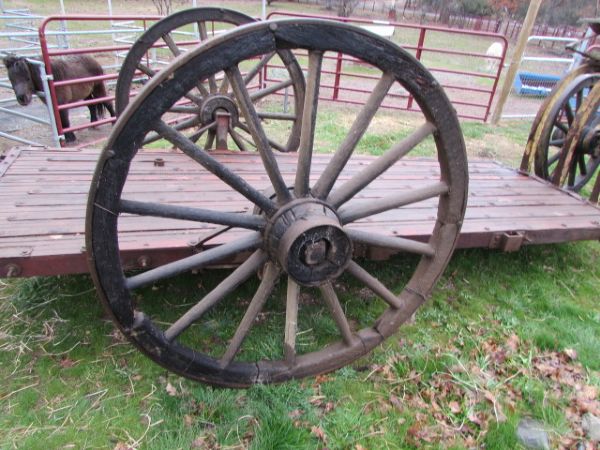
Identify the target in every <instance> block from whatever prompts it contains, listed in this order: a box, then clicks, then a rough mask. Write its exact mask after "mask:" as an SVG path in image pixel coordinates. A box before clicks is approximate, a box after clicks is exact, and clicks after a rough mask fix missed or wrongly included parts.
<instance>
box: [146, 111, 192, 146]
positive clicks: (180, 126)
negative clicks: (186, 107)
mask: <svg viewBox="0 0 600 450" xmlns="http://www.w3.org/2000/svg"><path fill="white" fill-rule="evenodd" d="M199 123H200V119H199V118H198V117H197V116H195V117H192V118H191V119H188V120H184V121H182V122H179V123H175V124H174V125H172V127H173V129H174V130H185V129H187V128H190V127H194V126H196V125H198V124H199ZM162 138H163V137H162V136H161V135H160V134H159V133H156V132H154V133H152V132H151V133H148V134H147V135H146V137H145V138H144V142H143V144H142V145H148V144H150V143H152V142H156V141H159V140H161V139H162Z"/></svg>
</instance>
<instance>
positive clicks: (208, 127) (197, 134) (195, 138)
mask: <svg viewBox="0 0 600 450" xmlns="http://www.w3.org/2000/svg"><path fill="white" fill-rule="evenodd" d="M216 126H217V121H216V120H215V121H214V122H211V123H209V124H208V125H205V126H203V127H202V128H200V129H199V130H198V131H196V132H195V133H194V134H192V135H191V136H190V137H189V139H190V141H192V142H193V143H196V142H198V139H200V138H201V137H202V135H203V134H204V133H206V132H207V131H211V130H214V129H215V127H216Z"/></svg>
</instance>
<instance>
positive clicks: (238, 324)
mask: <svg viewBox="0 0 600 450" xmlns="http://www.w3.org/2000/svg"><path fill="white" fill-rule="evenodd" d="M284 49H285V50H303V51H304V52H306V53H307V61H308V69H307V74H306V95H305V97H304V105H303V118H302V128H301V135H300V146H299V151H298V156H297V159H296V161H297V163H294V164H293V165H291V167H290V163H289V162H287V163H285V164H283V163H282V162H281V161H283V159H282V158H283V156H285V157H286V158H291V157H292V156H293V155H282V156H277V157H276V154H275V153H274V152H273V149H272V148H271V146H270V144H269V142H270V139H269V137H268V136H267V135H266V133H265V129H264V128H263V126H262V122H261V120H260V118H259V117H258V114H257V112H256V110H255V106H254V104H253V102H252V99H251V92H250V90H249V89H248V87H247V86H246V84H245V82H244V78H243V75H242V73H241V70H240V68H241V67H245V64H246V63H245V61H248V60H254V59H255V58H257V57H258V58H260V57H261V56H262V55H269V54H271V53H272V52H276V51H279V50H284ZM306 53H305V54H306ZM338 53H341V54H343V55H345V57H346V58H348V59H349V60H352V61H356V59H359V60H360V61H361V62H360V70H361V74H364V73H365V71H367V66H368V70H369V71H370V72H369V73H373V74H376V75H375V77H374V78H373V79H372V81H371V82H372V88H370V90H369V92H371V93H370V94H369V95H368V98H367V100H366V103H365V104H364V106H362V107H360V108H358V107H357V108H356V109H355V110H351V109H349V108H345V109H344V114H346V113H347V110H348V111H351V112H353V119H352V120H350V121H348V122H347V123H348V124H349V125H348V126H349V129H348V130H347V131H346V134H345V135H344V136H343V137H341V138H340V142H337V143H336V144H335V146H334V148H335V151H334V153H333V155H332V157H331V158H328V159H327V160H326V162H323V161H324V159H323V156H322V155H318V154H317V150H318V149H319V147H320V146H322V145H323V142H322V141H321V140H320V136H319V134H318V133H316V129H317V127H316V121H317V110H318V108H319V88H320V87H321V88H323V86H326V85H327V82H326V81H325V80H324V79H325V78H326V77H327V76H328V74H329V73H330V69H329V68H328V66H327V65H328V64H330V61H331V60H330V59H329V58H328V55H337V54H338ZM333 59H334V60H335V58H333ZM221 71H224V72H225V74H226V76H227V79H228V82H229V84H230V85H231V87H232V91H233V93H234V98H233V99H232V100H233V101H234V104H235V105H236V107H237V108H239V113H240V114H239V116H240V120H241V121H243V123H244V124H245V126H246V127H247V128H248V129H249V130H251V134H252V138H253V140H254V142H255V145H256V147H257V149H258V155H259V161H262V169H261V170H262V171H263V173H264V174H265V176H261V177H245V175H244V172H239V168H240V165H239V164H241V163H242V162H243V161H245V160H246V159H245V158H247V157H249V156H253V155H250V154H244V153H240V152H230V153H228V154H227V158H224V159H219V156H218V155H216V154H213V153H210V152H207V151H205V150H204V149H202V148H201V147H199V146H197V145H196V144H195V143H194V142H192V141H191V140H190V139H188V138H187V137H186V136H184V135H183V134H182V133H180V132H178V131H177V130H176V129H174V128H173V127H172V126H169V125H168V124H166V123H165V121H164V120H163V117H164V116H165V114H167V113H168V111H169V109H170V108H171V107H172V105H173V104H175V103H176V102H177V101H178V100H179V99H181V98H182V97H183V96H185V94H186V93H187V92H189V90H190V89H192V88H193V86H194V85H195V83H196V82H197V80H203V79H207V78H208V77H210V76H212V75H214V74H215V73H220V72H221ZM363 83H367V81H363ZM392 93H394V95H396V96H398V98H405V99H406V98H407V97H406V96H407V95H411V96H413V98H414V99H415V101H416V102H417V103H418V105H419V106H420V108H421V112H422V114H421V116H420V117H419V116H416V115H411V117H413V118H415V121H414V122H412V121H411V122H410V124H413V125H412V126H411V127H410V129H408V130H407V129H406V127H408V125H407V122H406V121H405V120H402V119H400V118H398V117H397V116H396V113H388V112H386V111H384V110H383V108H382V103H383V102H384V101H385V99H386V97H387V96H388V95H391V94H392ZM387 111H389V110H387ZM414 123H416V124H417V125H416V126H414ZM370 124H372V125H374V126H375V125H376V124H379V126H382V127H384V128H385V130H386V132H389V133H393V134H391V135H392V136H394V141H393V142H391V143H389V145H388V146H387V149H386V150H385V151H384V152H383V154H382V155H381V156H377V157H373V158H370V159H369V158H366V157H365V156H364V155H363V156H360V155H357V153H360V150H357V147H358V146H359V145H360V144H361V139H362V137H363V135H364V134H365V133H366V132H367V129H368V128H369V126H370ZM150 132H154V133H158V134H159V135H160V136H162V138H164V139H166V140H167V141H169V142H170V143H171V144H172V145H175V146H176V147H177V148H179V149H180V150H181V151H182V152H183V153H184V154H185V155H187V156H188V157H189V164H198V167H201V168H203V172H202V177H204V178H206V179H207V180H208V179H209V180H211V181H210V182H211V183H213V184H214V183H217V182H218V183H221V185H222V186H223V189H228V191H229V192H230V194H229V198H231V200H230V201H228V202H227V203H226V204H222V203H219V204H218V205H215V208H214V209H210V208H206V207H199V206H196V204H195V203H194V201H197V198H190V199H188V204H187V205H186V206H182V205H181V204H180V203H177V202H175V203H169V202H168V201H166V200H164V201H159V200H155V201H148V199H145V200H143V201H142V200H139V199H136V197H135V192H130V191H128V190H127V179H128V175H129V170H130V168H131V167H132V164H135V161H136V156H137V155H138V150H139V146H140V143H141V142H142V141H143V138H144V136H145V135H146V134H147V133H150ZM421 143H424V144H423V145H421ZM423 146H425V147H426V150H427V152H429V153H428V154H431V153H433V154H434V155H435V158H434V159H431V158H430V159H427V160H421V161H422V162H421V163H418V164H417V166H418V165H419V164H422V167H423V168H422V169H420V170H423V171H425V173H427V176H425V177H423V178H422V179H420V180H418V181H417V180H415V179H414V174H413V173H410V172H408V173H406V172H407V171H405V172H403V173H404V175H403V176H404V177H405V178H404V180H405V181H404V183H405V184H404V187H403V188H402V189H398V190H392V191H390V190H389V187H388V185H389V183H388V182H387V180H386V179H385V176H386V173H387V172H388V169H390V168H391V167H392V166H394V170H396V168H399V169H401V168H402V167H403V166H404V164H405V163H406V161H404V160H403V157H404V156H406V155H407V154H409V153H411V152H413V154H415V152H418V151H419V150H415V149H417V148H423ZM140 153H141V152H140ZM354 158H359V159H358V160H359V161H361V163H360V164H351V162H352V161H353V160H354ZM278 161H279V162H278ZM286 161H289V159H286ZM327 161H328V162H327ZM349 162H350V163H349ZM467 182H468V171H467V160H466V152H465V145H464V141H463V138H462V133H461V130H460V127H459V124H458V119H457V117H456V114H455V112H454V110H453V108H452V106H451V104H450V102H449V100H448V98H447V97H446V95H445V94H444V92H443V90H442V89H441V87H440V85H439V83H438V82H437V81H436V80H435V79H434V78H433V77H432V76H431V74H430V73H429V72H428V71H427V70H426V69H425V68H424V67H423V66H422V65H421V64H420V63H419V62H418V61H417V60H415V59H414V57H412V56H411V55H410V54H409V53H408V52H406V51H405V50H403V49H401V48H400V47H398V46H396V45H395V44H393V43H391V42H389V41H388V40H385V39H382V38H380V37H378V36H376V35H374V34H372V33H369V32H368V31H366V30H362V29H360V28H356V27H352V26H349V25H346V24H340V23H335V22H328V21H320V20H281V21H272V22H262V23H256V24H250V25H245V26H243V27H239V28H237V29H235V30H233V31H231V32H229V33H227V34H226V35H223V36H219V37H216V38H215V39H213V40H211V41H208V42H206V43H204V44H202V45H201V46H199V47H197V48H196V49H194V50H193V51H191V52H190V53H188V54H186V55H185V56H182V57H180V58H178V59H177V60H176V61H175V62H174V63H173V64H172V65H171V66H170V67H169V68H168V69H166V70H164V71H162V72H160V73H159V74H157V75H156V76H155V77H154V78H153V79H151V80H150V81H149V83H148V84H147V85H146V86H145V87H144V89H143V91H142V92H141V93H140V94H139V95H138V96H137V97H136V98H135V100H134V101H133V102H132V104H130V105H129V107H128V108H127V110H126V111H125V113H124V114H123V115H122V116H121V117H120V118H119V120H118V122H117V124H116V126H115V127H114V129H113V132H112V134H111V137H110V139H109V141H108V143H107V145H106V148H105V149H104V151H103V153H102V155H101V157H100V160H99V162H98V166H97V169H96V173H95V175H94V180H93V182H92V185H91V189H90V194H89V200H88V211H87V219H86V220H87V223H86V247H87V249H88V259H89V263H90V269H91V273H92V276H93V279H94V283H95V285H96V288H97V291H98V294H99V297H100V299H101V301H102V303H103V304H104V306H105V307H106V309H107V310H108V311H109V313H110V315H111V316H112V318H113V321H114V322H115V324H116V325H117V326H118V327H119V329H120V330H121V331H122V332H123V334H124V335H125V336H126V337H127V338H128V339H129V340H130V341H131V342H132V343H134V344H135V345H136V346H137V347H138V348H139V349H140V350H141V351H142V352H144V353H145V354H146V355H147V356H148V357H150V358H151V359H153V360H154V361H155V362H157V363H158V364H160V365H162V366H164V367H166V368H167V369H169V370H171V371H173V372H176V373H178V374H180V375H183V376H185V377H189V378H191V379H194V380H198V381H202V382H206V383H210V384H214V385H219V386H230V387H242V386H248V385H251V384H253V383H272V382H282V381H285V380H289V379H292V378H300V377H305V376H311V375H315V374H319V373H323V372H328V371H331V370H335V369H337V368H340V367H342V366H344V365H347V364H349V363H351V362H352V361H354V360H356V359H357V358H359V357H361V356H363V355H365V354H367V353H368V352H369V351H370V350H371V349H373V348H374V347H375V346H377V345H378V344H380V343H381V342H382V341H383V340H384V339H385V338H387V337H389V336H391V335H392V334H393V333H395V332H396V330H397V329H398V328H399V327H400V326H401V325H402V324H403V323H404V322H405V321H406V320H407V319H408V318H410V316H411V315H412V314H413V313H414V312H415V311H416V310H417V308H418V307H419V306H420V305H421V304H423V302H424V301H425V300H426V299H427V297H428V296H429V295H430V293H431V290H432V288H433V286H434V285H435V283H436V281H437V280H438V278H439V277H440V275H441V274H442V272H443V271H444V269H445V267H446V265H447V264H448V261H449V260H450V257H451V255H452V252H453V250H454V247H455V244H456V242H457V239H458V236H459V231H460V228H461V224H462V221H463V217H464V213H465V208H466V200H467ZM195 185H196V186H199V187H200V188H202V187H203V186H208V184H207V182H203V183H200V182H198V183H195ZM369 189H375V190H376V191H377V190H379V192H380V193H381V195H379V196H377V197H376V198H374V197H372V196H366V194H364V195H363V193H364V192H366V191H368V190H369ZM196 197H197V196H196ZM178 200H179V199H178ZM418 202H423V204H422V211H423V212H419V213H418V214H421V215H422V217H424V218H425V219H427V220H429V219H430V220H431V221H430V226H431V228H430V231H431V234H430V237H429V239H427V240H426V242H417V241H415V240H412V239H409V238H403V237H400V236H392V235H390V234H385V233H384V232H382V230H381V227H380V226H376V227H373V226H371V227H369V226H368V224H369V222H370V221H371V220H372V219H373V218H377V217H381V215H383V216H384V217H385V214H387V213H388V212H390V211H393V210H395V209H398V208H400V209H401V208H402V207H403V206H404V205H409V204H414V203H418ZM243 203H249V204H250V205H253V206H254V212H251V211H252V208H250V209H247V211H248V212H246V213H244V212H239V211H240V209H239V208H240V206H239V205H241V204H243ZM188 205H191V206H188ZM136 216H138V217H139V216H153V217H157V219H156V220H167V219H168V220H171V221H174V222H175V223H182V224H185V223H189V224H193V223H198V222H202V223H209V224H216V225H219V226H229V227H231V228H232V229H231V230H230V231H228V232H227V233H229V236H230V237H231V239H230V240H229V241H228V242H227V243H224V244H223V245H220V246H217V247H214V248H209V249H204V250H203V251H201V252H200V253H198V254H196V255H192V256H189V257H185V258H183V259H180V260H177V261H174V262H172V263H169V264H165V265H162V266H159V267H152V268H149V269H148V270H146V271H144V272H141V273H137V274H129V273H125V272H124V271H123V267H122V263H121V258H120V251H121V247H120V246H121V245H125V244H123V242H124V241H123V240H121V239H120V233H122V232H126V231H127V224H128V221H129V220H135V219H136ZM159 218H163V219H159ZM164 218H167V219H164ZM383 223H384V222H383ZM190 226H191V225H190ZM360 246H378V247H384V248H386V249H388V250H393V251H396V252H405V253H407V254H410V255H411V256H412V257H411V258H407V265H408V264H409V263H410V265H411V266H410V268H403V269H402V271H400V272H399V273H397V274H395V275H396V276H398V277H400V279H401V280H402V282H401V284H400V285H399V286H386V285H384V284H383V283H382V281H380V280H379V279H378V278H377V277H376V274H375V273H373V271H372V270H367V269H365V268H364V266H363V264H362V263H361V261H360V260H359V259H358V257H357V256H355V255H354V251H355V250H356V249H357V248H358V247H360ZM245 254H250V256H249V257H248V258H247V259H245V261H244V262H243V263H242V264H241V265H240V266H239V267H238V268H236V269H235V270H233V271H232V272H231V273H230V274H229V275H227V276H226V277H225V278H224V279H223V280H222V281H221V282H219V283H218V284H217V285H216V286H214V287H211V288H210V289H209V290H208V292H207V293H206V294H203V295H201V298H200V299H194V300H193V304H191V305H190V304H189V303H188V302H189V300H188V301H186V300H185V299H181V298H180V297H181V296H180V295H178V294H177V293H173V294H172V295H171V296H170V297H169V299H168V305H164V304H161V303H160V302H159V301H158V300H157V301H146V300H140V299H139V292H140V290H141V289H143V288H144V286H154V285H156V286H158V288H159V289H160V286H161V283H164V282H168V280H169V279H170V277H173V276H175V275H178V274H184V273H188V272H190V271H192V270H197V269H202V268H203V267H207V266H211V265H215V264H218V263H219V262H221V261H223V260H225V259H227V258H231V257H235V256H236V255H245ZM257 274H260V277H258V278H259V280H260V281H258V280H257ZM252 279H253V280H254V281H252ZM349 280H353V283H358V284H359V285H362V286H364V287H365V288H367V289H368V290H369V291H371V292H372V293H373V294H374V296H375V299H374V300H373V301H372V303H369V307H368V311H369V313H364V310H363V309H362V308H363V307H364V306H365V305H363V304H362V303H360V299H358V298H349V297H348V296H346V294H345V292H347V291H345V290H344V289H341V288H340V285H341V284H344V283H347V282H348V281H349ZM253 283H257V284H258V286H257V287H255V288H253V290H252V292H253V294H251V295H250V296H248V298H246V297H245V295H244V294H243V293H242V292H243V290H242V289H249V288H250V287H251V286H253ZM169 290H170V288H169V289H164V290H163V291H161V292H165V293H166V294H165V295H167V294H168V293H169ZM307 294H308V295H309V296H311V297H310V298H313V297H312V295H314V298H313V300H311V301H310V302H308V303H307V302H306V299H305V296H306V295H307ZM250 297H251V298H250ZM315 299H317V300H315ZM357 302H358V303H360V305H359V306H360V307H358V306H357V305H358V303H357ZM259 319H260V320H259Z"/></svg>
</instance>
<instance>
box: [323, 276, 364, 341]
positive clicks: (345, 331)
mask: <svg viewBox="0 0 600 450" xmlns="http://www.w3.org/2000/svg"><path fill="white" fill-rule="evenodd" d="M319 289H320V291H321V295H322V296H323V299H324V300H325V303H326V304H327V306H328V307H329V311H330V313H331V315H332V317H333V320H334V321H335V324H336V325H337V328H338V330H339V331H340V334H341V335H342V339H343V340H344V343H345V344H346V345H352V344H353V343H354V340H355V339H356V337H355V336H354V334H352V330H351V329H350V324H349V323H348V319H346V315H345V314H344V309H343V308H342V305H340V301H339V300H338V297H337V294H336V293H335V291H334V290H333V286H332V285H331V283H326V284H324V285H323V286H321V287H320V288H319Z"/></svg>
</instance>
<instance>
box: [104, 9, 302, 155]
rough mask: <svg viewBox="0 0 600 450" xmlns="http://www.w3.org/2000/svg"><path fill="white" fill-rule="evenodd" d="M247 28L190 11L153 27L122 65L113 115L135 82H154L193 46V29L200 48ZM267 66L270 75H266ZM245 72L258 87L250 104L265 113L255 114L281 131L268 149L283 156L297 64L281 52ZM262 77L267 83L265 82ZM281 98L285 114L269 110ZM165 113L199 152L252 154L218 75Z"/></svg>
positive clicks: (291, 130)
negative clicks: (196, 144)
mask: <svg viewBox="0 0 600 450" xmlns="http://www.w3.org/2000/svg"><path fill="white" fill-rule="evenodd" d="M251 22H254V19H253V18H252V17H250V16H247V15H245V14H242V13H239V12H237V11H232V10H228V9H224V8H193V9H188V10H184V11H179V12H177V13H175V14H172V15H170V16H168V17H165V18H164V19H162V20H160V21H158V22H157V23H155V24H154V25H153V26H152V27H150V28H148V30H146V31H145V32H144V33H143V34H142V35H141V36H140V37H139V38H138V40H137V41H136V42H135V44H134V45H133V46H132V47H131V49H130V50H129V52H128V54H127V57H126V58H125V60H124V61H123V65H122V67H121V70H120V71H119V78H118V80H117V87H116V92H115V107H116V111H117V115H118V116H120V115H121V114H122V113H123V111H124V110H125V107H126V106H127V105H128V104H129V100H130V96H131V95H132V92H131V87H132V84H133V82H134V79H135V78H136V76H137V77H140V76H141V77H142V78H145V77H149V78H151V77H153V76H154V75H155V74H156V72H157V71H159V70H161V69H162V68H164V67H166V66H167V65H168V63H167V62H165V61H169V62H170V61H171V60H173V59H174V58H176V57H178V56H179V55H181V54H182V53H187V52H188V51H189V50H190V49H191V48H193V47H194V46H195V45H197V41H195V38H194V37H192V36H191V35H192V34H193V33H192V30H193V27H197V30H198V35H199V37H200V41H201V42H204V41H207V40H209V39H212V38H213V37H215V36H218V35H220V34H223V33H224V32H226V31H228V30H230V29H231V27H232V26H234V27H235V26H240V25H244V24H248V23H251ZM156 52H160V54H161V56H160V57H157V58H153V57H152V54H153V53H154V54H156ZM155 59H156V61H155ZM269 66H270V69H267V68H268V67H269ZM244 69H245V71H244V79H245V83H246V84H249V85H255V86H259V87H260V89H258V90H256V91H255V92H253V96H252V102H253V104H255V105H257V104H259V103H260V104H262V105H264V109H265V111H262V112H261V113H260V117H261V120H263V121H266V122H267V123H269V124H271V126H272V127H273V128H274V129H277V130H279V129H282V128H283V129H285V133H281V132H280V133H279V134H281V135H282V136H281V138H280V139H279V140H278V141H273V142H272V145H273V147H274V148H276V149H277V150H279V151H283V152H287V151H295V150H297V148H298V138H299V135H300V124H301V118H302V109H301V108H302V104H303V95H304V78H303V76H302V71H301V69H300V67H299V66H298V63H297V62H296V59H295V58H294V56H293V55H292V53H291V52H289V51H287V50H284V49H282V50H279V51H277V52H275V53H273V54H268V55H263V58H262V59H258V60H256V61H248V62H247V64H246V67H245V68H244ZM273 74H274V75H273ZM265 75H267V76H268V77H269V78H270V79H269V82H267V80H266V78H265ZM284 96H285V102H286V103H285V111H283V112H280V111H277V110H276V109H274V108H275V106H274V105H280V104H281V103H282V100H281V99H282V98H283V97H284ZM288 97H289V99H288ZM170 112H171V117H170V118H169V123H175V124H176V125H175V127H176V129H177V130H178V131H184V130H187V131H185V132H186V135H187V136H188V137H190V138H191V139H192V140H193V141H194V142H196V141H199V140H200V139H201V138H203V139H204V138H205V141H204V144H203V147H204V148H206V149H211V148H218V149H225V148H227V147H228V146H230V147H231V146H235V147H237V148H238V149H240V150H247V149H249V148H253V146H252V144H251V143H249V142H247V138H248V134H249V131H248V130H247V128H246V127H245V125H244V124H243V123H241V122H240V121H239V120H238V119H239V116H238V108H237V106H236V105H235V100H234V99H233V93H232V91H231V88H230V85H229V83H228V80H227V78H226V77H225V76H224V74H223V73H215V74H212V75H211V76H210V77H208V78H207V79H205V80H198V81H197V83H196V84H195V85H194V86H193V87H192V89H191V90H190V91H189V92H187V93H186V94H185V96H184V98H182V99H181V100H180V101H179V102H178V104H176V105H173V106H172V107H171V110H170ZM266 126H267V127H268V126H269V125H266ZM159 138H160V137H159V136H158V135H156V134H151V135H149V136H147V137H146V141H145V144H150V143H152V142H154V141H156V140H158V139H159ZM228 141H229V142H228Z"/></svg>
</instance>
